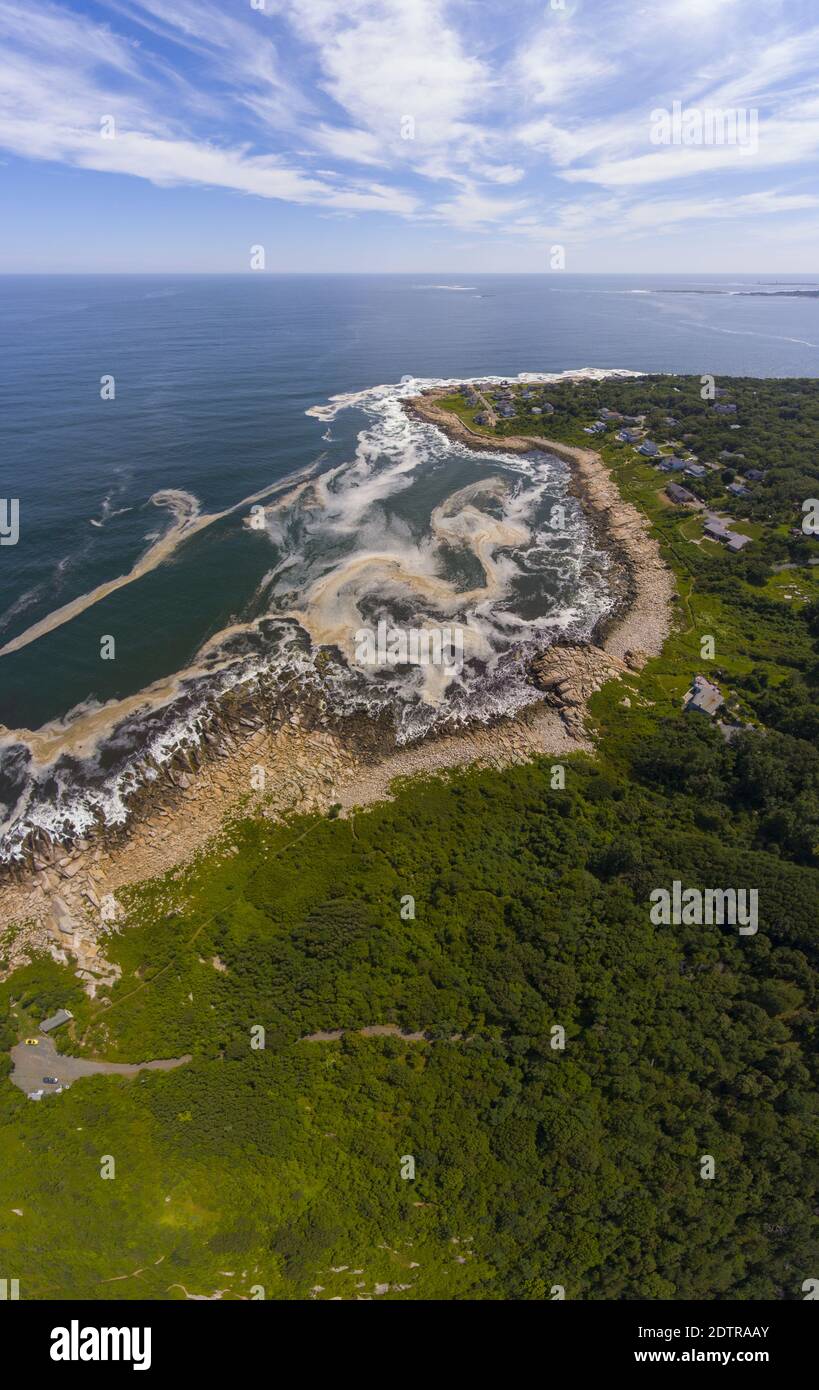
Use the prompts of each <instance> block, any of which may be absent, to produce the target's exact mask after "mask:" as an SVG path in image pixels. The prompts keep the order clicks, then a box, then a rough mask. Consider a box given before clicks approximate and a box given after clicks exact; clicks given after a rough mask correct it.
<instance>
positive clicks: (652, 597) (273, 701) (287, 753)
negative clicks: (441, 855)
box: [0, 393, 674, 996]
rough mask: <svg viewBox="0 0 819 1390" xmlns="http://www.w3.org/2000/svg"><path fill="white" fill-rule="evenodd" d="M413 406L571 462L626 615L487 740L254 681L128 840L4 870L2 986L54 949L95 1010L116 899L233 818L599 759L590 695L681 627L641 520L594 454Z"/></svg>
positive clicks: (560, 667)
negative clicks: (412, 739) (347, 712)
mask: <svg viewBox="0 0 819 1390" xmlns="http://www.w3.org/2000/svg"><path fill="white" fill-rule="evenodd" d="M406 408H407V409H408V410H409V411H410V412H411V413H412V414H414V415H415V416H417V417H418V418H419V419H422V420H425V421H426V422H428V423H432V424H435V425H437V426H438V427H439V428H441V429H442V430H444V432H445V433H447V434H449V435H450V436H451V437H452V438H455V439H458V440H461V441H462V442H465V443H468V444H469V446H470V448H480V449H488V450H495V451H497V450H503V451H507V452H508V451H514V452H527V453H529V452H531V451H532V450H534V449H543V450H545V451H547V452H549V453H552V454H555V455H557V456H558V457H561V458H564V459H566V460H567V461H568V462H569V463H570V464H571V466H572V490H573V491H574V493H575V495H576V496H577V497H578V499H579V500H580V502H581V504H582V505H583V507H584V509H585V510H586V513H587V515H588V516H589V518H590V520H591V521H592V523H593V524H594V525H595V527H596V529H597V530H598V534H599V535H600V537H601V540H603V541H604V543H605V544H606V545H607V547H608V548H609V552H610V555H611V557H612V562H613V564H614V566H615V573H616V575H617V582H618V588H619V599H618V604H617V607H616V610H615V613H614V614H613V615H611V616H610V617H609V619H608V620H607V622H606V624H605V627H604V628H603V627H602V625H601V627H599V628H598V630H597V631H596V632H595V634H594V637H595V640H594V641H593V642H591V643H589V644H586V645H577V644H568V643H564V644H558V645H555V646H552V647H550V648H548V649H547V650H546V651H545V652H543V653H542V654H541V655H540V656H539V657H538V658H537V659H536V660H535V661H534V662H533V663H532V666H531V677H532V681H533V684H534V685H535V686H536V687H537V688H538V689H540V690H541V691H542V692H543V697H544V698H543V701H542V702H539V703H535V704H533V705H532V706H530V707H528V708H527V709H525V710H524V711H523V712H522V713H520V714H518V715H517V716H515V717H509V718H503V719H499V720H498V721H496V722H495V723H493V724H492V725H491V726H490V725H479V726H475V727H470V728H467V729H464V730H462V731H459V732H455V733H448V734H437V735H434V736H432V737H428V738H426V739H424V740H422V741H419V742H418V743H414V744H410V745H407V746H404V747H402V748H397V747H396V744H395V737H394V733H393V731H392V729H391V728H389V727H388V725H387V723H386V722H384V721H373V720H371V719H367V718H366V717H364V716H361V717H360V718H359V717H356V716H347V717H346V718H344V719H339V718H335V717H333V715H332V713H331V711H330V709H329V708H328V704H327V702H326V701H325V700H324V699H323V697H322V695H321V686H320V682H319V683H318V685H317V687H316V688H315V689H313V690H310V691H306V690H304V689H299V690H294V691H291V692H290V693H289V695H288V694H287V693H286V692H285V693H283V692H281V691H274V690H273V689H272V688H271V689H267V688H266V687H265V684H264V682H261V683H260V682H259V681H258V680H257V681H255V682H253V683H249V684H248V687H247V688H243V687H238V688H237V689H236V690H234V691H233V692H232V693H231V695H230V697H228V698H225V699H224V700H223V701H222V702H221V704H220V705H219V707H218V708H215V709H214V711H213V713H212V722H211V724H210V725H209V726H208V728H207V729H206V730H205V731H204V733H203V736H202V740H201V743H200V745H199V747H198V748H194V749H187V750H180V751H179V753H178V754H177V755H176V756H175V757H174V758H173V759H172V760H171V761H170V762H169V763H166V764H164V765H163V766H162V767H161V769H157V776H156V777H155V779H154V780H153V781H152V782H151V783H149V784H148V785H147V786H146V787H145V788H143V789H142V790H141V791H140V792H139V793H138V794H137V795H135V797H134V799H133V802H132V803H131V807H130V809H131V812H132V814H131V815H130V816H129V820H128V823H127V825H126V826H124V827H122V828H119V829H115V830H113V831H110V830H105V831H101V832H100V833H99V834H98V835H96V836H95V837H94V838H93V839H89V840H88V841H80V842H79V843H78V844H76V845H74V846H73V847H71V848H67V847H66V846H65V845H60V844H55V843H53V842H50V841H48V840H47V838H46V837H40V838H39V839H38V841H37V842H36V843H34V844H32V846H31V847H30V854H29V858H28V862H27V863H25V864H24V865H21V866H19V867H18V868H17V869H16V870H11V871H8V870H7V871H6V874H5V882H4V885H3V890H2V897H1V898H0V903H1V904H2V905H1V906H0V934H1V935H0V978H4V977H5V976H7V975H8V974H9V973H11V971H12V970H14V969H16V968H17V967H18V966H19V965H20V964H22V963H23V962H24V961H25V960H27V959H28V958H29V957H30V955H31V954H32V952H38V951H47V952H49V953H50V954H51V955H52V956H53V957H54V958H55V959H57V960H60V961H62V962H64V963H68V962H69V961H70V962H72V963H73V964H74V965H75V970H76V974H77V975H78V977H79V978H80V979H81V980H82V982H83V984H84V986H85V988H86V989H87V990H88V992H89V994H91V995H92V996H93V995H94V994H95V992H96V990H97V989H98V988H99V987H100V986H101V985H104V984H110V983H111V982H112V981H113V979H114V978H115V976H116V971H115V969H114V967H112V966H111V965H110V964H109V963H108V962H107V961H106V960H105V938H106V935H107V934H108V933H109V932H111V931H116V930H118V929H119V927H120V926H121V925H122V923H123V920H124V911H123V908H122V905H121V903H120V902H119V899H118V897H117V894H118V893H120V892H121V891H122V890H123V889H125V888H127V887H128V886H129V885H132V884H136V883H139V882H142V881H144V880H146V879H149V878H153V877H156V876H158V875H161V874H164V873H168V872H169V871H172V870H175V871H177V873H181V872H182V867H183V866H184V865H186V864H188V863H190V861H191V860H192V859H194V858H195V856H196V855H197V854H199V853H200V852H202V851H203V850H205V849H206V848H214V847H217V848H221V849H222V850H223V851H224V852H225V853H231V852H233V851H232V847H231V844H230V825H229V823H230V821H231V820H232V819H234V818H236V817H237V816H240V815H265V816H268V817H270V818H272V819H276V820H281V819H284V818H286V817H288V816H291V815H293V814H298V813H307V812H314V811H318V812H326V811H327V810H328V809H330V808H331V807H333V806H335V807H338V808H339V812H340V814H342V815H344V814H349V813H351V812H352V811H353V810H354V809H355V808H356V807H363V806H366V805H368V804H371V803H372V802H374V801H377V800H381V799H383V798H385V797H388V796H389V795H390V784H391V782H392V781H393V779H395V778H396V777H413V776H419V775H420V776H423V775H435V774H436V773H441V772H444V771H446V770H447V769H449V768H454V767H460V766H465V765H468V764H477V765H481V766H488V767H498V768H499V767H504V766H507V765H509V764H510V763H514V762H519V761H525V760H527V759H529V758H531V757H533V756H537V755H538V754H541V755H543V754H546V755H552V756H558V757H559V756H568V754H570V753H571V752H573V751H576V750H578V749H581V748H582V749H587V750H588V749H590V748H591V743H590V740H589V737H588V734H587V731H586V707H587V701H588V699H589V698H590V696H591V695H592V694H593V693H594V692H595V691H596V690H598V689H599V688H600V687H601V686H602V685H603V684H605V682H606V681H608V680H610V679H612V678H613V677H617V676H620V675H622V674H624V673H625V672H627V671H629V670H632V671H634V670H639V669H640V667H641V666H642V665H644V663H645V661H646V660H648V659H649V658H650V657H652V656H656V655H658V654H659V652H660V650H661V648H662V645H663V642H664V640H665V637H666V635H667V633H668V630H669V627H670V602H671V598H672V596H673V593H674V584H673V579H672V576H671V574H670V573H669V571H668V570H667V568H666V567H665V565H664V564H663V562H662V560H661V557H660V552H659V546H658V545H657V543H656V541H655V540H654V539H653V538H652V537H651V536H650V534H649V531H648V524H647V522H646V520H645V518H644V517H643V516H642V515H641V514H640V513H639V512H638V510H637V509H636V508H635V507H633V506H632V505H631V504H630V503H628V502H625V501H624V500H623V499H622V498H621V496H620V494H619V491H618V489H617V486H616V484H615V483H614V481H613V479H612V478H611V476H610V474H609V471H608V469H607V468H606V465H605V464H604V463H603V460H602V459H601V458H600V456H599V455H598V454H596V453H594V452H593V451H592V450H590V449H578V448H574V447H572V446H568V445H564V444H558V443H556V442H554V441H552V440H548V439H545V438H540V437H538V438H529V437H522V436H512V437H509V438H505V439H504V440H503V441H502V443H501V442H496V441H493V440H487V439H486V438H485V437H483V436H478V435H476V434H475V433H474V432H472V431H470V430H469V429H468V427H467V426H465V425H464V424H463V423H462V422H461V421H459V420H457V419H456V418H455V417H453V416H452V415H451V414H449V413H448V412H444V411H443V410H441V408H440V407H439V406H438V405H437V404H436V393H431V394H430V395H428V396H425V397H423V398H416V399H415V400H413V401H410V402H407V403H406ZM220 836H221V839H220Z"/></svg>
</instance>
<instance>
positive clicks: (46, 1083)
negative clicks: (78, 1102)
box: [43, 1076, 60, 1086]
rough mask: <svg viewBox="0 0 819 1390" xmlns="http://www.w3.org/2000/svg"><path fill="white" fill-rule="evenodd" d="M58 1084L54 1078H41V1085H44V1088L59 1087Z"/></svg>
mask: <svg viewBox="0 0 819 1390" xmlns="http://www.w3.org/2000/svg"><path fill="white" fill-rule="evenodd" d="M59 1084H60V1083H59V1081H58V1080H57V1078H56V1076H44V1077H43V1085H44V1086H59Z"/></svg>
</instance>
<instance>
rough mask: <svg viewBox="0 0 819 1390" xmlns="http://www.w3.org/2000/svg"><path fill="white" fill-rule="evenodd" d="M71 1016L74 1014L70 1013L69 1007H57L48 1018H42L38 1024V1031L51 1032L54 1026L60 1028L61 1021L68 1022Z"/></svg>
mask: <svg viewBox="0 0 819 1390" xmlns="http://www.w3.org/2000/svg"><path fill="white" fill-rule="evenodd" d="M73 1017H74V1015H73V1014H72V1013H71V1011H70V1009H58V1010H57V1012H56V1014H52V1015H51V1017H50V1018H44V1019H43V1021H42V1023H41V1024H40V1032H41V1033H53V1031H54V1029H55V1028H60V1027H61V1026H62V1024H63V1023H68V1021H69V1019H71V1018H73Z"/></svg>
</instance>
